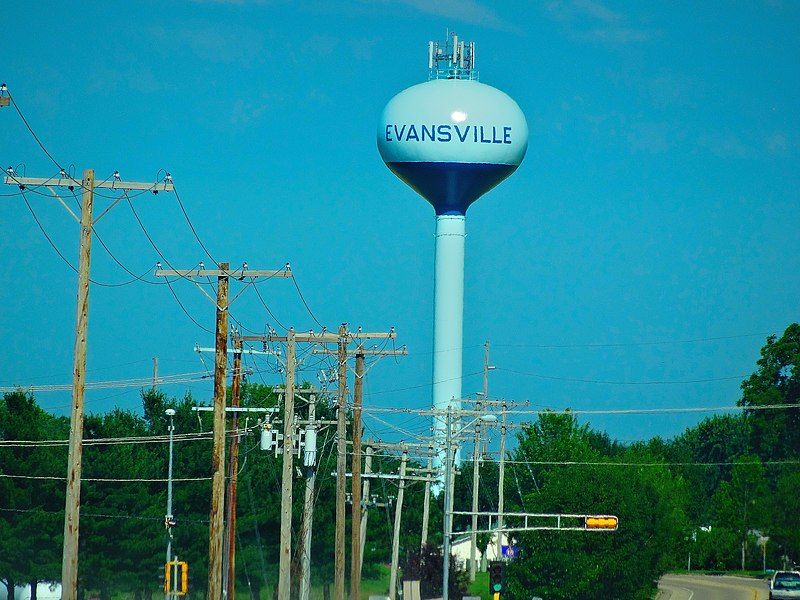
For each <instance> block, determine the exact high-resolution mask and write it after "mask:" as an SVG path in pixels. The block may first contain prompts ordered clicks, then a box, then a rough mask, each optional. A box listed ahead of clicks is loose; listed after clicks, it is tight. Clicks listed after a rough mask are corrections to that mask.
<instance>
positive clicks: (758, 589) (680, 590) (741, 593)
mask: <svg viewBox="0 0 800 600" xmlns="http://www.w3.org/2000/svg"><path fill="white" fill-rule="evenodd" d="M658 590H659V593H658V600H767V599H768V598H769V585H768V584H767V582H766V581H759V580H757V579H748V578H746V577H729V576H727V575H719V576H716V575H664V576H663V577H662V578H661V580H660V581H659V582H658Z"/></svg>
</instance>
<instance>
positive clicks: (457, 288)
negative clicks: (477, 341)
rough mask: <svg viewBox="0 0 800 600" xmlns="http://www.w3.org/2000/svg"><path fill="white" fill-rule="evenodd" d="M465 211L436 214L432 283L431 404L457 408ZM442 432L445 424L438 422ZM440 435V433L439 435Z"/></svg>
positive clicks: (462, 308) (443, 408)
mask: <svg viewBox="0 0 800 600" xmlns="http://www.w3.org/2000/svg"><path fill="white" fill-rule="evenodd" d="M465 222H466V219H465V217H464V215H438V216H437V217H436V259H435V269H434V273H435V274H434V284H433V298H434V299H433V302H434V308H433V323H434V324H433V407H434V409H441V410H446V409H447V407H448V405H449V404H450V403H451V401H452V400H455V401H456V402H455V403H454V404H453V409H455V410H458V409H459V408H460V400H461V359H462V346H463V313H464V238H465V236H466V233H465ZM437 429H438V430H439V432H441V433H443V432H444V424H443V423H439V424H438V425H437ZM442 439H443V437H442Z"/></svg>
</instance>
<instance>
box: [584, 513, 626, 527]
mask: <svg viewBox="0 0 800 600" xmlns="http://www.w3.org/2000/svg"><path fill="white" fill-rule="evenodd" d="M618 525H619V519H617V517H614V516H612V515H589V516H587V517H586V529H607V530H614V529H616V528H617V526H618Z"/></svg>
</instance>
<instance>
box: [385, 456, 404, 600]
mask: <svg viewBox="0 0 800 600" xmlns="http://www.w3.org/2000/svg"><path fill="white" fill-rule="evenodd" d="M400 446H401V448H402V452H403V454H402V456H401V458H400V485H399V487H398V489H397V504H395V506H394V533H393V535H392V566H391V568H390V569H389V598H391V600H395V598H397V568H398V560H399V553H400V522H401V519H402V515H403V495H404V494H405V489H406V462H407V461H408V450H406V448H405V446H404V445H403V444H402V443H401V444H400Z"/></svg>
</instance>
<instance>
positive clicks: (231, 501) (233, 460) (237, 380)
mask: <svg viewBox="0 0 800 600" xmlns="http://www.w3.org/2000/svg"><path fill="white" fill-rule="evenodd" d="M233 350H234V352H233V381H232V382H231V407H232V408H238V407H239V400H240V396H241V389H242V340H241V336H239V335H238V334H236V335H234V338H233ZM231 430H232V431H233V437H231V453H230V457H229V458H228V501H227V503H226V504H227V505H226V512H227V515H228V518H227V519H225V521H226V522H227V523H228V538H227V542H226V545H225V560H226V561H227V567H228V568H227V569H226V571H225V572H226V582H225V583H226V585H225V590H226V597H227V598H228V599H229V600H233V598H234V592H235V589H236V483H237V478H238V471H239V412H238V411H234V412H233V415H232V417H231Z"/></svg>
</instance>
